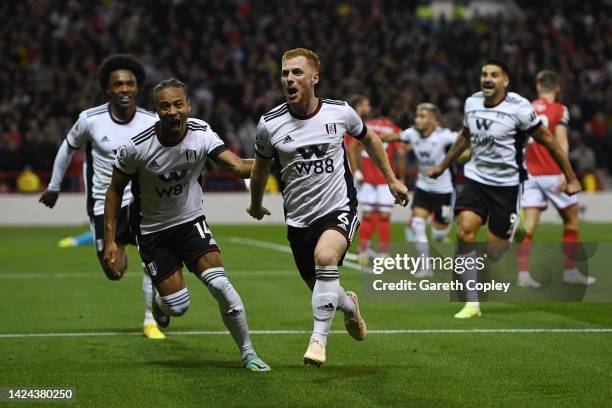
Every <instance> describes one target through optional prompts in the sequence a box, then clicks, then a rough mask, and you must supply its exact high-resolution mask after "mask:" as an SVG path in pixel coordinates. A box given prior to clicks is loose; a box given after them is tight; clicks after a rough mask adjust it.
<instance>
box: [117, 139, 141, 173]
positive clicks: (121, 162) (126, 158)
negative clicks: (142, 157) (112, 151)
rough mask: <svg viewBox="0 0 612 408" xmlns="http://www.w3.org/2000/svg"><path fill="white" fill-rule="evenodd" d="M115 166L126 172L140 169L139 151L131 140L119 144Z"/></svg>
mask: <svg viewBox="0 0 612 408" xmlns="http://www.w3.org/2000/svg"><path fill="white" fill-rule="evenodd" d="M113 166H114V167H116V168H117V170H119V171H121V172H122V173H125V174H134V173H136V171H137V170H138V152H137V151H136V147H135V146H134V144H133V143H132V141H131V140H128V141H127V142H126V144H124V145H122V146H119V148H118V149H117V154H116V155H115V163H113Z"/></svg>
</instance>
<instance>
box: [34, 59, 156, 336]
mask: <svg viewBox="0 0 612 408" xmlns="http://www.w3.org/2000/svg"><path fill="white" fill-rule="evenodd" d="M98 78H99V81H100V88H101V89H102V91H103V92H105V93H106V94H107V95H108V98H109V102H107V103H105V104H103V105H100V106H96V107H95V108H91V109H87V110H84V111H83V112H81V114H80V115H79V119H78V120H77V121H76V123H75V124H74V126H72V129H70V133H68V135H67V136H66V139H65V140H64V142H63V143H62V145H61V146H60V148H59V150H58V152H57V156H56V157H55V163H54V164H53V173H52V175H51V181H50V182H49V186H48V187H47V189H46V190H45V192H44V193H43V194H42V196H41V197H40V202H41V203H43V204H44V205H46V206H47V207H49V208H53V207H54V206H55V203H56V202H57V199H58V197H59V191H60V187H61V184H62V179H63V178H64V174H65V173H66V169H67V168H68V165H69V164H70V161H71V160H72V155H73V154H74V152H75V151H76V150H78V149H80V148H82V147H85V156H86V165H85V172H84V173H85V174H84V176H85V185H86V186H87V214H88V215H89V219H90V225H91V229H92V232H93V235H94V239H95V242H96V252H97V254H98V260H99V262H100V266H101V267H102V270H103V271H104V273H105V274H106V277H107V278H108V279H110V280H118V279H121V277H122V276H123V274H124V273H125V271H126V270H127V264H128V259H127V253H126V251H125V245H127V244H135V243H136V242H135V240H134V233H133V232H132V231H131V229H130V224H129V220H128V205H129V203H130V201H131V200H132V194H131V190H130V187H129V186H128V188H126V189H125V191H124V192H123V196H122V200H121V210H120V211H119V214H118V219H117V245H118V247H117V251H118V255H117V261H116V264H115V265H114V266H113V268H111V267H110V265H108V263H107V262H106V261H105V260H104V195H105V194H106V190H107V189H108V186H109V184H110V181H111V174H112V172H113V162H114V160H115V152H116V151H117V148H118V147H119V146H121V145H123V144H124V140H125V138H126V137H127V136H128V135H130V134H133V132H134V131H135V130H137V129H140V128H142V127H146V126H150V125H152V124H153V123H155V122H156V121H157V115H156V114H155V113H153V112H149V111H147V110H145V109H142V108H140V107H138V106H136V96H137V95H138V92H139V90H140V89H141V88H142V87H143V86H144V81H145V70H144V68H143V66H142V64H141V63H140V62H139V61H138V60H137V59H136V58H134V57H133V56H131V55H125V54H115V55H111V56H110V57H108V58H106V59H105V60H104V61H103V62H102V65H100V69H99V74H98ZM142 290H143V291H144V295H145V302H144V303H145V316H144V323H143V334H144V335H145V336H146V337H148V338H150V339H163V338H165V336H164V334H163V333H162V332H161V331H160V330H159V328H158V327H157V325H156V324H155V320H154V319H153V314H152V313H151V310H150V307H151V299H152V293H153V292H152V287H151V279H150V278H149V276H148V275H147V274H146V273H145V274H143V279H142Z"/></svg>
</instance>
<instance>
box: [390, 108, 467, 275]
mask: <svg viewBox="0 0 612 408" xmlns="http://www.w3.org/2000/svg"><path fill="white" fill-rule="evenodd" d="M439 114H440V111H439V110H438V107H437V106H436V105H434V104H432V103H421V104H419V105H418V106H417V109H416V118H415V121H414V127H410V128H408V129H406V130H404V131H402V132H400V133H391V134H383V135H382V136H381V140H382V141H383V142H393V141H398V140H401V141H402V142H404V143H406V144H407V148H408V149H409V150H412V151H414V154H415V156H416V158H417V160H418V162H419V176H418V178H417V182H416V189H415V191H414V195H413V198H412V219H411V221H410V228H411V229H412V232H413V236H414V244H415V247H416V249H417V255H421V254H422V255H423V256H424V257H425V258H427V257H429V240H428V238H427V233H426V228H427V220H428V219H429V217H430V216H431V215H433V217H432V220H431V226H432V228H431V236H432V238H433V239H434V240H435V241H442V240H444V239H445V238H446V237H447V236H448V233H449V231H450V227H451V223H452V221H453V201H454V192H455V189H454V186H453V180H452V175H451V172H450V170H449V169H445V170H444V172H443V173H442V174H441V175H440V176H439V177H437V178H432V177H429V176H428V175H427V168H428V167H433V166H435V165H437V164H439V163H441V162H442V160H444V157H445V155H446V152H447V150H448V148H449V147H450V146H451V145H452V144H453V143H455V141H456V140H457V132H453V131H452V130H450V129H446V128H443V127H441V126H440V125H439V123H438V116H439ZM466 153H467V154H469V149H467V150H466V151H465V152H464V155H463V156H464V157H465V154H466ZM464 157H461V158H460V159H459V161H461V160H463V161H464V160H465V159H466V158H467V157H465V159H464ZM433 274H434V273H433V271H432V270H431V269H427V268H424V269H421V270H419V271H417V272H416V273H415V274H414V276H415V277H417V278H427V277H432V276H433Z"/></svg>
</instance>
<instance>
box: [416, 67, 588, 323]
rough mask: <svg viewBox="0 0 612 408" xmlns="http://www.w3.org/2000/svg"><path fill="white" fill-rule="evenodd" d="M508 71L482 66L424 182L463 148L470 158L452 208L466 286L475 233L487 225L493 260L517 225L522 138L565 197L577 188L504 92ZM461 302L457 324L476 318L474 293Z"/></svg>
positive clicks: (537, 127)
mask: <svg viewBox="0 0 612 408" xmlns="http://www.w3.org/2000/svg"><path fill="white" fill-rule="evenodd" d="M509 83H510V78H509V75H508V69H507V67H506V65H505V64H504V63H503V62H502V61H498V60H489V61H487V62H485V64H484V65H483V66H482V69H481V74H480V89H481V91H480V92H476V93H475V94H473V95H472V96H470V97H469V98H468V99H467V100H466V101H465V112H464V119H463V129H462V130H461V132H460V133H459V136H458V137H457V141H456V142H455V143H454V144H453V146H452V147H451V148H450V150H449V152H448V154H447V155H446V157H445V158H444V160H443V161H442V163H440V164H439V165H437V166H435V167H430V168H429V169H428V173H429V176H430V177H433V178H436V177H439V176H440V175H442V174H443V173H444V171H445V170H446V169H447V168H448V166H449V165H450V164H451V163H452V162H453V161H454V160H455V159H457V158H458V157H459V156H460V155H461V153H462V152H463V151H464V150H465V149H467V148H468V147H470V146H471V147H472V155H471V159H470V161H469V162H467V164H466V165H465V167H464V174H465V184H464V187H463V190H462V191H461V193H460V194H459V197H458V198H457V202H456V203H455V214H456V215H457V216H458V217H457V241H458V248H457V257H461V258H471V259H463V260H462V262H463V265H466V266H468V265H471V266H472V267H467V268H466V271H465V272H464V273H463V274H461V275H460V278H461V280H462V281H463V282H464V283H466V282H468V281H470V280H477V270H476V267H475V265H476V259H475V257H476V251H475V250H474V246H473V244H474V242H475V240H476V234H478V231H479V230H480V227H481V226H482V225H484V224H486V223H488V227H489V232H488V234H487V244H488V245H487V254H488V257H489V258H492V259H494V260H495V259H499V258H500V257H501V256H502V255H503V253H504V252H505V251H506V250H507V248H508V246H509V240H510V239H512V236H513V234H514V230H515V228H516V225H517V221H518V206H519V198H520V197H519V189H520V184H521V182H522V181H523V180H525V178H526V176H527V174H526V171H525V169H524V168H523V145H524V143H525V140H526V138H527V137H528V136H532V137H533V138H534V139H535V140H536V141H537V142H539V143H540V144H542V145H543V146H544V147H545V148H546V149H547V150H548V151H549V152H550V154H551V156H552V158H553V159H554V160H555V162H556V163H557V164H558V165H559V167H560V168H561V170H562V171H563V174H565V177H566V179H567V184H566V185H565V192H566V193H568V194H570V195H571V194H576V193H577V192H578V191H580V183H579V182H578V179H577V178H576V175H575V174H574V171H573V170H572V167H571V166H570V164H569V161H568V160H567V157H566V156H565V155H564V153H563V150H562V149H561V146H559V144H558V143H557V141H556V139H555V137H554V136H553V135H552V134H551V133H550V131H549V130H548V129H547V128H546V126H543V125H542V123H541V120H540V118H539V116H538V114H537V113H536V112H535V110H534V109H533V107H532V106H531V104H530V103H529V101H528V100H527V99H525V98H523V97H522V96H520V95H519V94H516V93H514V92H508V91H507V88H508V85H509ZM466 297H467V302H466V304H465V306H464V307H463V309H462V310H461V311H460V312H459V313H457V314H456V315H455V317H456V318H458V319H466V318H471V317H474V316H480V315H481V311H480V303H479V301H478V293H477V292H476V291H474V290H468V291H466Z"/></svg>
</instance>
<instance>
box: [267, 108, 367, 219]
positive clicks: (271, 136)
mask: <svg viewBox="0 0 612 408" xmlns="http://www.w3.org/2000/svg"><path fill="white" fill-rule="evenodd" d="M366 132H367V128H366V126H365V125H364V124H363V122H362V120H361V118H360V117H359V115H357V113H356V112H355V111H354V110H353V108H351V107H350V106H349V105H348V104H347V103H346V102H344V101H335V100H331V99H320V100H319V106H318V107H317V109H316V111H315V112H314V113H313V114H312V115H310V116H308V117H300V116H298V115H296V114H295V113H293V112H291V111H290V110H289V107H288V105H287V104H286V103H284V104H282V105H280V106H277V107H276V108H274V109H272V110H271V111H270V112H268V113H266V114H264V115H263V116H262V117H261V119H260V120H259V124H258V125H257V138H256V143H255V151H256V152H257V154H259V155H260V156H262V157H264V158H267V159H272V158H275V159H276V160H277V161H278V163H279V164H280V167H281V170H280V172H281V183H280V184H281V191H282V194H283V199H284V207H285V218H286V220H287V224H288V225H290V226H293V227H299V228H301V227H307V226H308V225H310V224H311V223H312V222H313V221H315V220H317V219H319V218H321V217H322V216H324V215H326V214H329V213H330V212H332V211H338V210H349V209H356V208H357V192H356V190H355V186H354V184H353V175H352V173H351V170H350V168H349V164H348V159H347V157H346V153H345V151H344V143H343V140H344V135H345V134H351V135H356V138H358V139H360V138H363V137H364V136H365V134H366Z"/></svg>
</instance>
